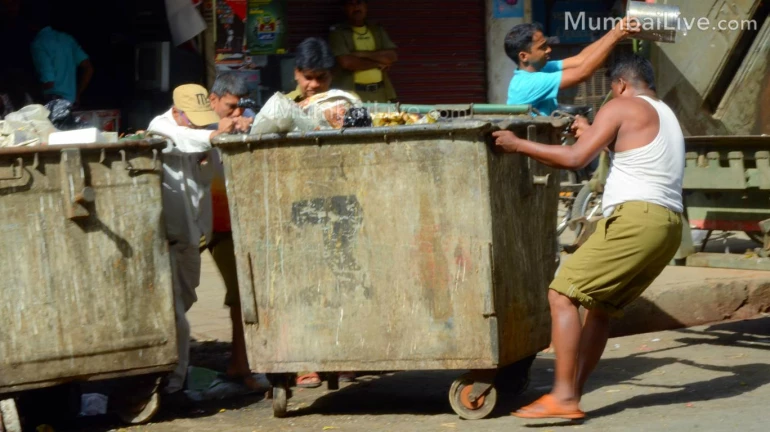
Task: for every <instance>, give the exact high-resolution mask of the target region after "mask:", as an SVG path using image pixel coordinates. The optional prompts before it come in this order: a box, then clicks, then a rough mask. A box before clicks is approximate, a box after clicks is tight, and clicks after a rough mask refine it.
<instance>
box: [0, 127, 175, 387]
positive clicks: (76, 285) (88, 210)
mask: <svg viewBox="0 0 770 432" xmlns="http://www.w3.org/2000/svg"><path fill="white" fill-rule="evenodd" d="M163 145H164V143H163V142H162V141H142V142H128V143H125V144H123V143H120V144H103V145H85V146H40V147H26V148H19V149H10V148H5V149H0V166H10V165H11V164H12V163H16V161H18V160H21V161H22V163H23V169H22V175H21V176H20V177H19V178H17V179H10V180H9V179H2V180H0V232H1V233H2V235H3V242H2V245H1V246H0V272H2V274H3V275H4V277H3V279H2V282H0V327H2V328H3V331H2V332H0V394H2V393H7V392H11V391H21V390H24V389H28V388H37V387H44V386H47V385H52V384H57V383H61V382H67V381H69V380H72V379H76V378H80V377H89V379H99V378H100V377H106V376H112V377H117V376H128V375H132V374H140V373H147V372H155V373H157V372H162V371H167V370H170V369H172V368H173V366H174V363H176V361H177V354H176V336H175V334H176V329H175V325H174V313H173V298H172V288H171V270H170V263H169V256H168V246H167V244H166V240H165V229H164V228H163V223H162V201H161V195H160V194H161V185H160V181H161V176H160V171H159V169H160V160H159V152H160V149H161V148H162V147H163ZM121 151H123V155H124V156H125V158H124V157H123V155H121V153H120V152H121ZM65 154H66V155H67V160H66V161H64V159H65V157H64V155H65ZM75 160H76V161H78V163H77V164H76V165H78V166H76V165H73V161H75ZM63 162H64V163H67V164H68V165H66V166H65V167H63V165H62V163H63ZM127 162H129V163H130V164H131V166H132V167H133V168H142V169H145V168H146V169H147V170H146V171H142V172H141V173H138V172H136V171H134V170H129V169H127V166H128V165H127ZM81 174H82V175H81ZM68 176H71V177H69V178H68ZM65 185H66V187H67V188H69V189H70V190H67V191H65V190H63V189H62V188H63V187H65ZM85 187H89V188H92V190H93V192H94V194H93V195H92V196H91V195H88V196H89V197H93V200H92V202H89V200H79V201H76V204H78V205H79V206H80V207H78V209H77V217H76V218H75V219H70V218H69V217H68V215H72V213H69V211H70V210H71V209H72V208H73V207H72V205H73V202H74V201H73V200H76V199H77V198H76V197H77V192H79V191H80V190H81V189H82V188H85ZM89 193H90V192H89ZM84 196H85V195H84Z"/></svg>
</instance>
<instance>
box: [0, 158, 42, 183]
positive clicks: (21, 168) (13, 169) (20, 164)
mask: <svg viewBox="0 0 770 432" xmlns="http://www.w3.org/2000/svg"><path fill="white" fill-rule="evenodd" d="M35 156H37V154H35ZM17 164H18V169H19V173H18V174H16V166H17ZM22 177H24V160H23V159H22V158H16V162H15V163H13V164H11V175H10V176H8V177H0V180H19V179H20V178H22Z"/></svg>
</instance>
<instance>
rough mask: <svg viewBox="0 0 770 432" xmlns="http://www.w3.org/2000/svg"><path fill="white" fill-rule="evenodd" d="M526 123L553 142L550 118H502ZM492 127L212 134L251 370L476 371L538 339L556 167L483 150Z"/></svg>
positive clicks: (545, 318) (511, 358)
mask: <svg viewBox="0 0 770 432" xmlns="http://www.w3.org/2000/svg"><path fill="white" fill-rule="evenodd" d="M496 120H501V119H499V118H498V119H496ZM533 124H534V125H536V126H537V134H536V135H537V140H538V141H540V142H546V143H558V137H557V133H556V131H557V129H556V128H557V127H560V126H562V125H563V124H560V125H553V124H551V123H550V121H548V120H544V119H532V118H529V117H522V118H516V119H513V120H512V121H511V122H510V124H507V123H506V124H502V127H507V128H510V129H512V130H514V131H517V133H519V134H521V136H523V134H524V133H525V131H526V128H527V126H529V125H533ZM497 127H498V126H496V125H495V124H494V123H492V122H488V121H486V120H479V121H457V122H452V123H439V124H435V125H427V126H404V127H401V128H398V129H394V130H388V131H387V133H388V142H386V141H385V139H384V137H383V131H382V130H381V129H380V130H378V129H377V128H363V129H348V130H345V131H321V132H313V133H308V134H289V135H288V136H282V135H271V136H263V137H257V136H246V137H225V138H222V139H217V140H216V142H215V145H217V146H218V147H220V148H221V149H222V151H223V160H224V163H225V173H226V176H227V179H228V182H227V192H228V197H229V202H230V213H231V217H232V221H233V237H234V241H235V246H236V258H237V266H238V276H239V281H240V283H241V286H240V287H239V288H240V293H241V302H242V304H243V305H244V317H245V321H246V322H247V323H250V325H247V328H246V333H247V345H248V351H249V362H250V365H251V368H252V369H254V370H259V371H263V372H269V373H280V372H298V371H302V370H315V371H355V370H405V369H406V370H409V369H413V370H415V369H476V368H481V369H483V368H494V367H497V366H499V365H505V364H510V363H512V362H515V361H517V360H519V359H521V358H523V357H526V356H528V355H531V354H534V353H536V352H538V351H539V350H540V349H542V348H544V347H546V346H547V345H548V342H549V335H550V325H549V324H550V316H549V313H548V303H547V298H546V294H547V287H548V283H549V282H550V280H551V279H552V277H553V272H554V271H555V269H556V268H555V267H556V266H555V258H556V250H555V245H556V241H555V224H554V223H553V221H554V218H553V217H551V216H548V215H555V214H556V205H557V200H558V185H557V180H558V176H557V175H556V173H557V172H556V170H552V169H548V168H545V167H544V166H542V165H539V164H537V163H535V162H534V161H533V162H531V163H527V160H526V158H524V157H521V156H518V155H500V154H497V153H495V152H493V151H492V148H491V140H490V132H491V131H492V130H494V129H496V128H497ZM319 143H320V145H319ZM343 166H344V174H343V172H342V170H341V167H343ZM548 174H550V177H549V179H550V180H549V181H548V182H547V184H544V185H536V184H534V183H533V176H534V175H539V176H545V175H548ZM335 197H337V198H335ZM340 197H342V198H340ZM350 197H355V202H356V203H357V204H355V205H353V206H352V207H351V206H350V205H349V204H350V203H351V199H350ZM335 199H337V200H338V201H337V204H334V202H335V201H334V200H335ZM343 203H346V204H345V205H343ZM340 209H345V210H344V211H342V210H340ZM349 209H358V210H354V211H351V210H349ZM346 224H349V225H346ZM257 322H258V324H257Z"/></svg>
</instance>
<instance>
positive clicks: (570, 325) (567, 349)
mask: <svg viewBox="0 0 770 432" xmlns="http://www.w3.org/2000/svg"><path fill="white" fill-rule="evenodd" d="M548 301H549V303H550V305H551V341H552V344H553V347H554V350H555V351H556V368H555V370H556V371H555V376H554V384H553V389H552V390H551V395H552V396H553V397H554V398H555V399H556V400H557V401H559V402H562V403H564V404H574V403H576V402H578V399H579V398H578V395H577V393H576V392H575V390H576V386H575V377H576V371H577V361H578V348H579V346H580V333H581V328H580V314H579V310H578V305H577V304H576V302H575V301H574V300H572V299H570V298H569V297H567V296H565V295H563V294H560V293H558V292H556V291H554V290H549V291H548Z"/></svg>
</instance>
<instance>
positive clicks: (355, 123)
mask: <svg viewBox="0 0 770 432" xmlns="http://www.w3.org/2000/svg"><path fill="white" fill-rule="evenodd" d="M371 126H372V117H371V116H370V115H369V110H367V109H366V108H350V109H349V110H348V112H347V113H346V114H345V120H344V121H343V122H342V127H345V128H352V127H371Z"/></svg>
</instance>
